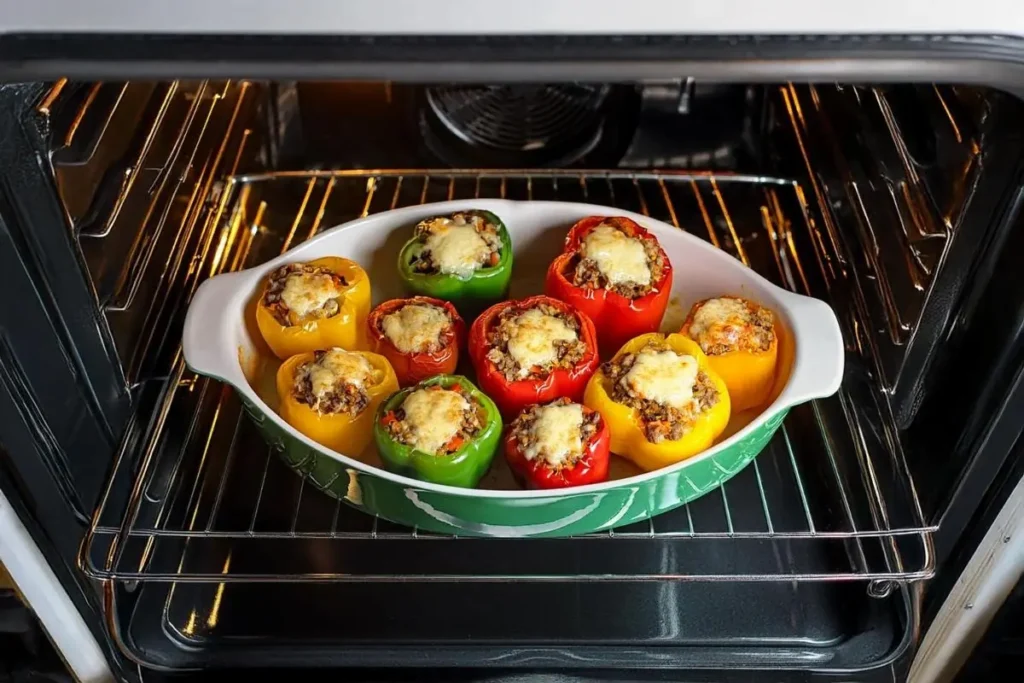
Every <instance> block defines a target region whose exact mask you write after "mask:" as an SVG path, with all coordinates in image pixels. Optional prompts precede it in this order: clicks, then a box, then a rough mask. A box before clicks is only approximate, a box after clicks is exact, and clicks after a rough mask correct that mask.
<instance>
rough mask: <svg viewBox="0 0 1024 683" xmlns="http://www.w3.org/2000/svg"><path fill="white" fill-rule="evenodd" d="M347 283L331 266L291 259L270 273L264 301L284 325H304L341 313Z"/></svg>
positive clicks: (276, 318)
mask: <svg viewBox="0 0 1024 683" xmlns="http://www.w3.org/2000/svg"><path fill="white" fill-rule="evenodd" d="M347 285H348V283H347V282H346V280H345V278H344V277H342V276H341V275H338V274H337V273H334V272H332V271H331V270H329V269H327V268H322V267H320V266H310V265H307V264H305V263H290V264H288V265H286V266H281V267H280V268H278V269H277V270H275V271H274V272H273V273H271V274H270V279H269V280H268V282H267V289H266V291H265V292H264V294H263V305H264V306H266V307H267V309H268V310H269V311H270V312H271V314H272V315H273V316H274V319H275V320H277V322H278V323H280V324H281V325H284V326H286V327H289V326H292V325H301V324H302V323H304V322H308V321H310V320H319V319H322V318H330V317H332V316H335V315H337V314H338V312H339V311H340V310H341V300H342V297H343V296H344V288H345V287H346V286H347Z"/></svg>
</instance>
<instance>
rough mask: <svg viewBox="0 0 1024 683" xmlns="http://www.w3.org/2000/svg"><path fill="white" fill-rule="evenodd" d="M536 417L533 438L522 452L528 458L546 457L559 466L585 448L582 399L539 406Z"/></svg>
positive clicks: (548, 461) (548, 460)
mask: <svg viewBox="0 0 1024 683" xmlns="http://www.w3.org/2000/svg"><path fill="white" fill-rule="evenodd" d="M536 414H537V419H536V420H534V422H533V425H532V428H533V436H534V440H533V441H532V442H531V443H530V445H529V446H527V447H526V449H524V450H523V455H524V456H525V457H526V459H527V460H533V459H534V458H544V460H546V461H547V463H548V464H549V465H551V466H552V467H557V466H559V465H561V464H562V463H564V462H565V461H566V460H567V459H568V458H570V457H573V456H578V455H579V454H580V453H582V452H583V439H582V437H581V435H580V429H581V428H582V427H583V406H581V405H580V404H579V403H570V404H568V405H548V406H542V407H540V408H537V410H536Z"/></svg>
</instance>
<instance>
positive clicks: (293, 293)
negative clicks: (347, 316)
mask: <svg viewBox="0 0 1024 683" xmlns="http://www.w3.org/2000/svg"><path fill="white" fill-rule="evenodd" d="M341 295H342V291H341V288H340V287H339V286H338V284H337V282H336V281H335V280H334V278H332V277H331V276H330V275H327V274H326V273H293V274H291V275H289V276H288V278H287V279H286V280H285V282H284V289H283V290H282V291H281V301H282V302H284V305H285V306H287V307H288V309H289V310H290V311H292V312H293V313H294V314H295V315H297V316H299V317H300V318H303V317H305V316H307V315H309V314H310V313H312V312H314V311H316V310H318V309H320V308H323V306H324V304H326V303H327V302H328V301H330V300H331V299H337V298H338V297H340V296H341Z"/></svg>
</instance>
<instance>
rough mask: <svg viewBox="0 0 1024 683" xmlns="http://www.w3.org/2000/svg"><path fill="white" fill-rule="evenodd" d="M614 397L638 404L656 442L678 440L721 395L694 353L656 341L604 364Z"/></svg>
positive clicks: (646, 431) (646, 430)
mask: <svg viewBox="0 0 1024 683" xmlns="http://www.w3.org/2000/svg"><path fill="white" fill-rule="evenodd" d="M602 371H603V372H604V374H605V376H606V377H607V378H608V379H609V380H610V382H611V391H610V392H609V393H610V396H611V398H612V400H614V401H616V402H617V403H621V404H623V405H625V406H628V407H630V408H634V409H636V410H637V412H638V414H639V417H640V420H641V421H642V423H643V429H644V434H645V435H646V437H647V440H648V441H650V442H651V443H660V442H662V441H675V440H678V439H681V438H683V437H684V436H685V435H686V434H687V433H689V432H690V430H692V429H693V424H694V422H695V421H696V420H697V419H698V418H699V417H700V416H701V415H702V414H704V413H705V412H707V411H708V410H710V409H711V408H712V407H713V406H714V405H715V404H717V403H718V401H719V398H720V397H719V395H718V390H717V389H716V388H715V385H714V384H713V383H712V382H711V378H710V377H708V376H707V374H706V373H705V372H704V371H702V370H701V369H700V367H699V365H698V363H697V359H696V358H694V357H693V356H689V355H685V354H680V353H677V352H676V351H675V350H673V349H672V348H671V347H669V346H667V345H660V344H656V343H651V344H648V345H646V346H644V347H643V348H642V349H640V350H639V351H637V352H636V353H626V354H623V355H622V356H621V357H618V358H613V359H612V360H611V361H609V362H607V363H605V364H604V366H603V367H602Z"/></svg>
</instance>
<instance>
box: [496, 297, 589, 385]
mask: <svg viewBox="0 0 1024 683" xmlns="http://www.w3.org/2000/svg"><path fill="white" fill-rule="evenodd" d="M506 329H508V332H509V341H508V353H509V355H510V356H512V359H513V360H515V362H516V363H518V364H519V374H520V375H521V376H522V377H526V376H527V375H529V374H530V368H532V367H533V366H535V365H540V366H542V367H543V366H545V365H550V364H552V363H554V362H555V361H557V360H558V347H557V346H556V345H555V343H556V342H560V341H569V342H573V341H576V340H577V339H579V336H578V335H577V333H576V330H574V329H572V328H571V327H569V326H568V325H566V324H565V322H564V321H563V320H562V319H561V318H557V317H555V316H553V315H548V314H547V313H544V312H542V311H541V310H540V309H537V308H531V309H529V310H527V311H524V312H523V313H520V314H519V315H518V316H516V317H515V318H513V319H511V320H509V321H508V322H507V323H506Z"/></svg>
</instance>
